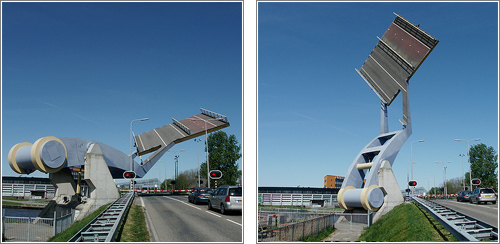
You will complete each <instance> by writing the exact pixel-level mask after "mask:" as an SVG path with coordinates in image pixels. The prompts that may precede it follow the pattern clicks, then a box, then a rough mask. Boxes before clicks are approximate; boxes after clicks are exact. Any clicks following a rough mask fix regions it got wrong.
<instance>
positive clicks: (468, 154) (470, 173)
mask: <svg viewBox="0 0 500 244" xmlns="http://www.w3.org/2000/svg"><path fill="white" fill-rule="evenodd" d="M479 140H481V138H477V139H470V140H464V139H455V141H465V142H467V157H468V159H467V160H469V180H470V189H471V190H472V168H471V166H470V148H469V142H470V141H479Z"/></svg>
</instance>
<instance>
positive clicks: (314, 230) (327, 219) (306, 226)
mask: <svg viewBox="0 0 500 244" xmlns="http://www.w3.org/2000/svg"><path fill="white" fill-rule="evenodd" d="M334 223H335V215H334V214H330V215H326V216H323V217H319V218H315V219H311V220H307V221H303V222H299V223H295V224H290V225H286V226H283V227H279V228H276V229H271V230H264V231H260V232H259V241H297V240H304V239H305V238H307V237H309V236H311V235H315V234H318V233H320V232H321V231H323V230H324V229H326V228H328V227H333V226H334Z"/></svg>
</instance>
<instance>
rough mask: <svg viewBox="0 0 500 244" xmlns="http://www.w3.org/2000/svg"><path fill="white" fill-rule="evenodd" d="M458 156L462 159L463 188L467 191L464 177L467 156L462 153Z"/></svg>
mask: <svg viewBox="0 0 500 244" xmlns="http://www.w3.org/2000/svg"><path fill="white" fill-rule="evenodd" d="M458 156H460V157H461V158H462V186H463V188H464V191H465V176H464V156H465V154H463V153H461V154H458Z"/></svg>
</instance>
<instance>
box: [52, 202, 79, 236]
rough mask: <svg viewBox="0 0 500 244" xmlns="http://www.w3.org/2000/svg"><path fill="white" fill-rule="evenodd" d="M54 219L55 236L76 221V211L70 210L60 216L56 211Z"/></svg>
mask: <svg viewBox="0 0 500 244" xmlns="http://www.w3.org/2000/svg"><path fill="white" fill-rule="evenodd" d="M58 215H59V216H58ZM54 219H55V225H54V232H55V233H54V234H59V233H61V232H63V231H64V230H65V229H66V228H68V227H69V226H70V225H71V224H72V223H73V220H74V219H75V210H74V209H71V208H68V209H67V210H66V211H63V212H60V213H59V214H57V211H54Z"/></svg>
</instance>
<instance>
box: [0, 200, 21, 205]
mask: <svg viewBox="0 0 500 244" xmlns="http://www.w3.org/2000/svg"><path fill="white" fill-rule="evenodd" d="M2 205H24V203H21V202H5V201H2Z"/></svg>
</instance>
